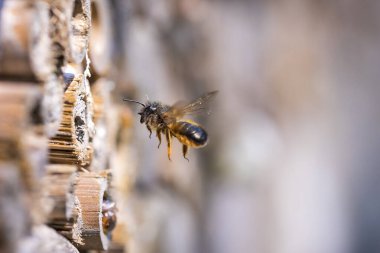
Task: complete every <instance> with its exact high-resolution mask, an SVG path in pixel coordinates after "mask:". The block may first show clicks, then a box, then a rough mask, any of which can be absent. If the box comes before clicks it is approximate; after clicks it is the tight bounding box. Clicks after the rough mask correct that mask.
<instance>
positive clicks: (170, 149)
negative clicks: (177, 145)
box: [165, 130, 172, 161]
mask: <svg viewBox="0 0 380 253" xmlns="http://www.w3.org/2000/svg"><path fill="white" fill-rule="evenodd" d="M165 136H166V141H167V143H168V158H169V160H170V161H171V160H172V159H171V153H172V138H171V134H170V131H169V130H166V131H165Z"/></svg>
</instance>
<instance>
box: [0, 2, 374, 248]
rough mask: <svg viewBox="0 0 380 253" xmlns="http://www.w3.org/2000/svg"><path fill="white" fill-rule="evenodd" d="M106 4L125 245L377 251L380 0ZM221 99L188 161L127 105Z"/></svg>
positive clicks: (120, 239) (204, 121)
mask: <svg viewBox="0 0 380 253" xmlns="http://www.w3.org/2000/svg"><path fill="white" fill-rule="evenodd" d="M108 4H109V8H110V10H111V13H112V15H111V17H112V18H111V20H110V23H109V26H108V27H109V29H110V30H112V35H110V36H111V37H110V38H112V57H113V58H112V59H113V62H112V64H113V65H112V68H111V73H110V74H109V78H110V79H112V80H113V82H114V83H115V84H114V86H112V87H113V91H112V92H113V101H114V103H116V104H120V106H122V107H123V110H125V111H126V114H127V115H129V116H128V117H129V118H128V126H131V128H130V129H128V132H127V133H124V134H125V135H124V137H121V138H126V139H127V140H128V145H127V146H125V147H124V148H123V149H122V151H123V152H122V153H121V154H119V156H118V157H117V158H115V160H117V161H118V162H117V164H125V165H126V166H128V170H122V169H120V170H117V171H116V172H115V176H114V180H115V185H116V189H117V193H116V196H117V197H116V199H117V200H118V203H117V205H118V210H119V211H118V222H119V223H120V224H125V226H126V230H127V231H128V232H127V235H128V236H127V238H126V237H116V240H117V241H118V242H119V243H123V242H125V250H126V252H133V253H135V252H136V253H137V252H138V253H153V252H155V253H157V252H162V253H194V252H199V253H206V252H207V253H233V252H247V253H250V252H259V253H306V252H307V253H348V252H368V253H369V252H380V199H379V197H378V196H379V195H380V167H379V164H380V153H379V152H380V131H379V124H380V107H378V106H379V99H380V84H379V82H380V69H379V66H380V15H379V13H380V1H375V0H363V1H353V0H338V1H326V0H319V1H315V0H314V1H312V0H306V1H305V0H287V1H278V0H267V1H264V0H255V1H248V0H237V1H226V0H208V1H201V0H180V1H179V0H112V1H108ZM0 6H1V1H0ZM90 43H91V42H90ZM92 43H95V44H96V41H95V42H92ZM90 50H91V46H90ZM90 80H91V79H90ZM212 90H219V94H218V96H217V97H216V98H215V100H214V101H213V103H212V104H211V110H212V113H211V114H210V115H200V116H199V117H194V118H191V119H193V120H194V121H196V122H199V123H200V124H201V125H202V126H204V127H205V129H206V130H207V132H208V134H209V144H208V145H207V146H206V147H205V148H202V149H190V151H189V156H188V157H189V159H190V162H188V161H187V160H185V159H183V157H182V147H181V145H180V144H179V142H178V141H177V140H174V144H173V145H174V147H173V154H172V161H169V160H168V159H167V153H166V142H165V140H163V143H162V144H163V145H162V146H161V148H160V149H157V145H158V140H157V138H155V136H154V134H153V135H152V138H151V139H150V138H149V132H148V131H147V129H146V127H145V126H144V125H141V124H140V123H139V117H138V115H137V112H138V111H139V110H140V107H139V106H138V105H135V104H132V103H124V104H122V99H123V98H130V99H136V100H139V101H142V102H144V101H146V100H147V97H149V100H153V101H154V100H158V101H161V102H163V103H165V104H168V105H171V104H174V103H175V102H176V101H178V100H191V99H194V98H197V97H199V96H200V95H202V94H204V93H206V92H208V91H212ZM119 138H120V136H119ZM119 153H120V152H119ZM126 178H128V180H127V179H126ZM130 185H132V186H131V187H129V186H130Z"/></svg>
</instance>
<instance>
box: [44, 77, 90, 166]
mask: <svg viewBox="0 0 380 253" xmlns="http://www.w3.org/2000/svg"><path fill="white" fill-rule="evenodd" d="M92 114H93V101H92V96H91V92H90V88H89V84H88V81H87V79H86V77H85V76H84V75H82V74H79V75H77V76H76V77H75V78H74V80H73V81H72V82H71V83H70V84H69V86H68V87H67V89H66V91H65V93H64V103H63V111H62V116H61V123H60V126H59V129H58V131H57V134H56V135H55V136H54V137H52V138H50V140H49V161H50V163H53V164H75V165H79V166H88V165H89V164H90V161H91V154H92V147H91V143H90V141H91V139H92V137H93V135H94V132H95V128H94V123H93V121H92V117H93V115H92Z"/></svg>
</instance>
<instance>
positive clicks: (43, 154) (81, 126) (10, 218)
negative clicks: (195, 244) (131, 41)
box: [0, 0, 133, 253]
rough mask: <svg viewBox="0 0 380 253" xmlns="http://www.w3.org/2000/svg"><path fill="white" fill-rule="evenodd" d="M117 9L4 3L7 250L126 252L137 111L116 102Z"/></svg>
mask: <svg viewBox="0 0 380 253" xmlns="http://www.w3.org/2000/svg"><path fill="white" fill-rule="evenodd" d="M111 12H112V6H111V5H110V2H108V1H102V0H92V1H90V0H31V1H26V0H25V1H20V0H6V1H0V119H1V120H0V221H1V223H2V225H1V227H0V252H46V253H47V252H79V251H88V250H96V251H102V250H107V249H113V250H115V251H116V252H117V251H119V252H123V250H124V247H125V245H126V241H127V238H128V236H127V230H126V223H125V221H123V219H119V217H118V216H119V211H118V208H119V207H118V203H117V201H116V199H117V196H116V193H115V187H116V186H117V182H116V181H115V179H114V178H115V176H117V177H118V178H119V182H122V189H121V190H122V191H124V193H127V192H128V191H129V188H130V187H129V186H130V185H131V184H132V182H133V169H132V167H131V166H130V165H129V163H128V162H125V161H124V160H123V159H126V158H125V157H127V156H128V154H127V153H126V152H125V150H126V147H127V146H128V145H129V144H128V132H129V129H130V122H131V113H130V112H129V111H128V109H127V108H125V107H121V106H120V105H118V104H116V103H114V100H113V99H112V97H113V95H112V92H115V90H117V89H118V85H119V84H118V82H117V81H116V78H115V76H114V75H113V71H115V69H112V68H111V61H112V60H115V58H113V57H114V56H113V52H112V50H113V48H114V47H115V43H114V41H113V36H114V35H113V34H112V31H111V25H110V22H111V19H112V18H113V16H112V14H111ZM115 66H117V65H116V64H114V65H113V68H115ZM120 238H121V239H120ZM118 240H119V241H118Z"/></svg>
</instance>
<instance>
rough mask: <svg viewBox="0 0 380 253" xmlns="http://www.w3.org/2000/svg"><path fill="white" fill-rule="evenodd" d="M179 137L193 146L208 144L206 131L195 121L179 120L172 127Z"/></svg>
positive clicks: (181, 140)
mask: <svg viewBox="0 0 380 253" xmlns="http://www.w3.org/2000/svg"><path fill="white" fill-rule="evenodd" d="M172 131H173V133H174V135H175V136H176V137H177V139H178V140H179V141H180V142H182V143H183V144H185V145H188V146H191V147H202V146H204V145H206V144H207V133H206V131H205V130H204V129H203V128H202V127H200V126H198V125H196V124H193V123H190V122H187V121H179V122H177V123H175V125H174V126H173V128H172Z"/></svg>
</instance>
